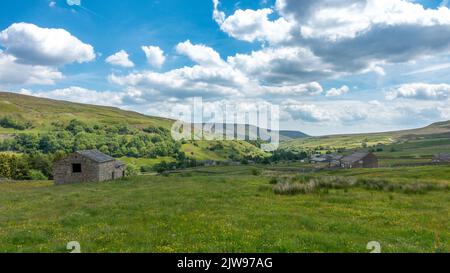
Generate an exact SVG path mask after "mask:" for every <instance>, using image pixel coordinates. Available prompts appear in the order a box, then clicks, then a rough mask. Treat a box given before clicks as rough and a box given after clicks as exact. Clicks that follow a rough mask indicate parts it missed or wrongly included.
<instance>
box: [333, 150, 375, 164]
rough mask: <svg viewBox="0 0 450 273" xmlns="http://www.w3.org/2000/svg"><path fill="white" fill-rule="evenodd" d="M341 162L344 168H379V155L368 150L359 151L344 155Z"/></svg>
mask: <svg viewBox="0 0 450 273" xmlns="http://www.w3.org/2000/svg"><path fill="white" fill-rule="evenodd" d="M340 162H341V167H342V168H378V158H377V156H376V155H375V154H373V153H368V152H357V153H353V154H351V155H348V156H344V157H343V158H342V159H341V160H340Z"/></svg>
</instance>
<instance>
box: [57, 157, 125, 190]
mask: <svg viewBox="0 0 450 273" xmlns="http://www.w3.org/2000/svg"><path fill="white" fill-rule="evenodd" d="M125 167H126V166H125V164H124V163H122V162H121V161H118V160H116V159H114V158H113V157H110V156H109V155H105V154H104V153H101V152H100V151H97V150H89V151H79V152H76V153H73V154H70V155H68V156H67V157H65V158H62V159H60V160H58V161H57V162H56V163H55V165H54V167H53V176H54V180H55V185H62V184H71V183H79V182H101V181H107V180H114V179H119V178H122V177H124V176H125Z"/></svg>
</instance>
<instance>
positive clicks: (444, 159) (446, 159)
mask: <svg viewBox="0 0 450 273" xmlns="http://www.w3.org/2000/svg"><path fill="white" fill-rule="evenodd" d="M433 163H450V154H436V155H434V157H433Z"/></svg>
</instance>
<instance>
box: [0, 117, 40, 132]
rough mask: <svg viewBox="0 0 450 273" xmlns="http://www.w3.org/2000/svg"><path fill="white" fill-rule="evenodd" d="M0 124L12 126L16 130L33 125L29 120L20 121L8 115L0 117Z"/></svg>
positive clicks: (7, 126)
mask: <svg viewBox="0 0 450 273" xmlns="http://www.w3.org/2000/svg"><path fill="white" fill-rule="evenodd" d="M0 126H1V127H3V128H12V129H16V130H26V129H29V128H31V127H32V126H33V124H32V123H31V121H22V120H18V119H15V118H13V117H10V116H6V117H3V118H0Z"/></svg>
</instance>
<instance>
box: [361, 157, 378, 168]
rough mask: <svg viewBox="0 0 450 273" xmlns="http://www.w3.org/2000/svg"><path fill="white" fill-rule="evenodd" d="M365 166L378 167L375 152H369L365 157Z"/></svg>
mask: <svg viewBox="0 0 450 273" xmlns="http://www.w3.org/2000/svg"><path fill="white" fill-rule="evenodd" d="M363 168H378V158H377V157H376V156H375V155H374V154H368V155H367V156H366V157H365V158H364V163H363Z"/></svg>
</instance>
